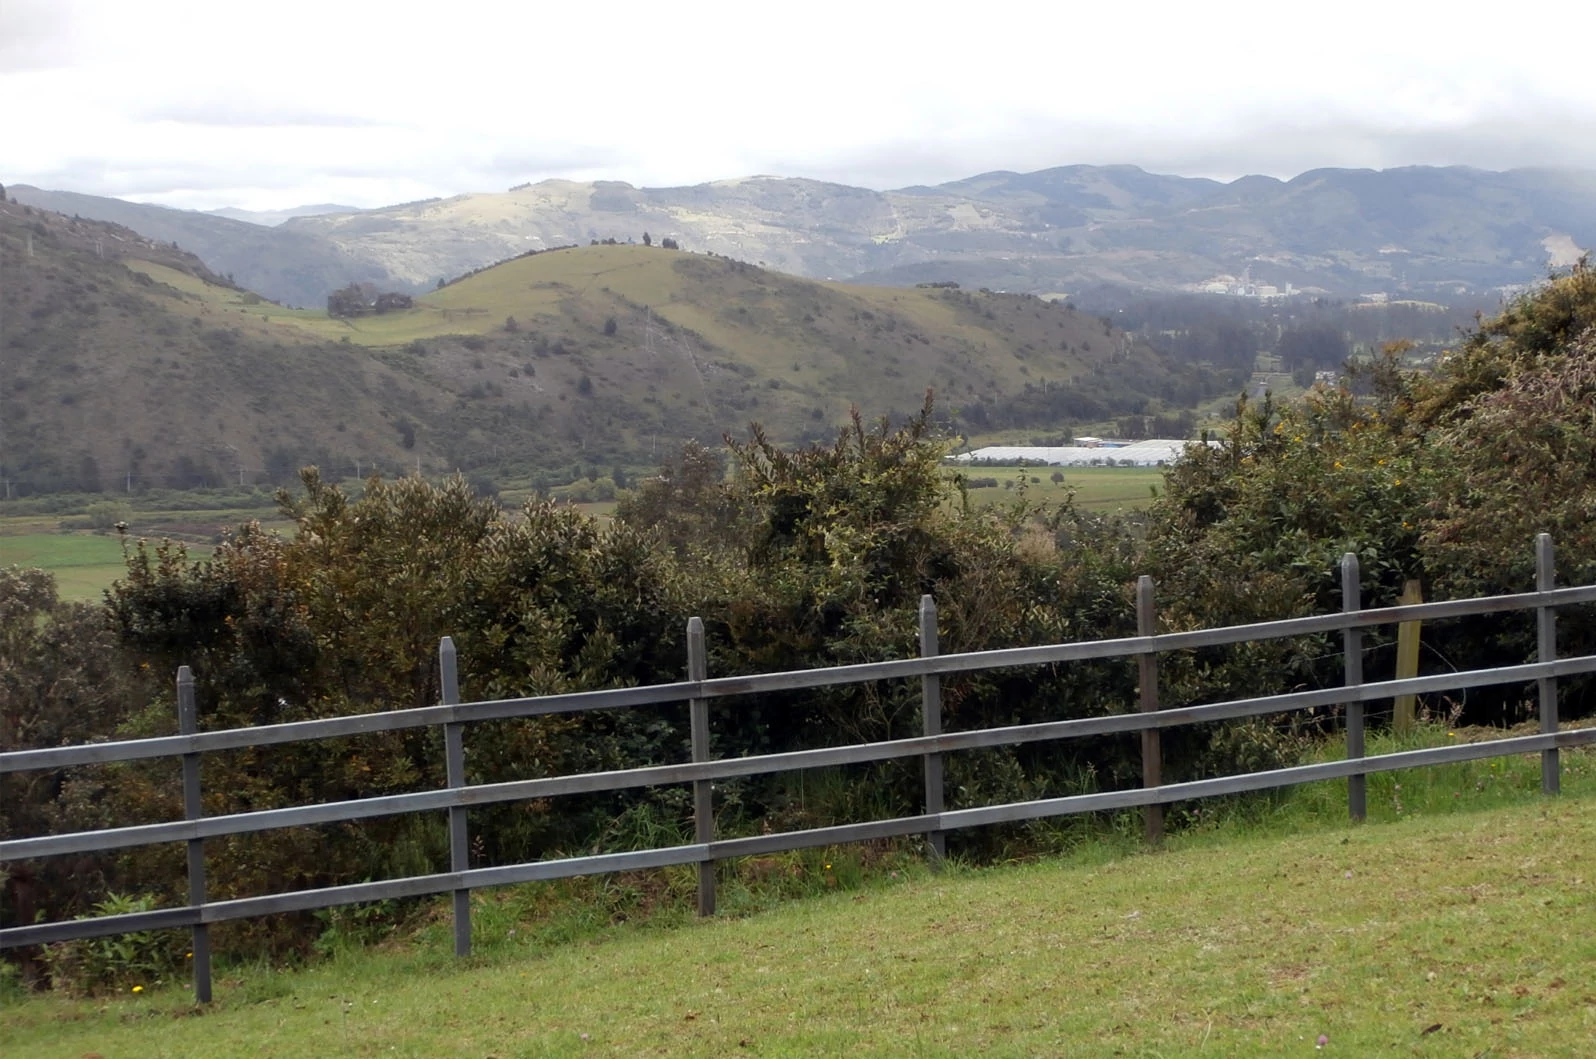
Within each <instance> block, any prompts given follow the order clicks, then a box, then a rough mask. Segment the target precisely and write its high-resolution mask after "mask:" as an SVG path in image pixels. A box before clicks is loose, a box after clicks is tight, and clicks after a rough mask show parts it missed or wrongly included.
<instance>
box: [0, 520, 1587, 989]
mask: <svg viewBox="0 0 1596 1059" xmlns="http://www.w3.org/2000/svg"><path fill="white" fill-rule="evenodd" d="M1536 557H1537V566H1536V591H1534V592H1529V593H1521V594H1515V595H1506V596H1495V597H1486V598H1481V599H1468V600H1452V601H1445V602H1440V603H1424V604H1417V605H1405V606H1397V607H1386V608H1381V609H1377V610H1364V609H1361V608H1360V599H1359V585H1358V566H1357V559H1356V556H1354V555H1351V554H1350V553H1349V554H1348V555H1347V556H1346V557H1345V559H1344V560H1343V563H1342V566H1341V574H1342V588H1343V600H1342V608H1343V609H1342V612H1341V613H1340V614H1330V615H1318V616H1314V617H1310V618H1293V619H1289V620H1286V621H1277V622H1263V623H1256V624H1251V625H1241V626H1231V627H1227V628H1221V629H1203V630H1195V631H1189V632H1179V633H1158V632H1157V631H1156V612H1155V610H1154V606H1153V584H1152V582H1151V580H1150V579H1147V578H1143V579H1141V580H1140V581H1139V582H1138V585H1137V631H1138V635H1137V636H1135V637H1128V638H1123V639H1118V640H1104V641H1094V642H1087V643H1073V644H1050V645H1045V646H1042V647H1027V648H1012V649H1005V650H998V651H985V652H973V653H966V654H953V655H942V654H939V653H938V651H937V636H936V606H935V603H934V601H932V600H931V598H930V597H929V596H928V597H926V598H925V599H924V600H922V605H921V610H920V630H919V637H920V657H918V658H911V659H901V660H895V661H891V662H875V663H866V664H862V665H851V666H838V667H830V668H826V669H816V670H802V671H796V672H787V673H768V674H760V675H757V676H746V677H723V678H716V679H710V678H709V676H708V673H707V664H706V658H707V655H706V653H705V649H704V641H703V623H702V622H701V621H700V620H699V619H698V618H696V617H695V618H693V619H692V620H691V621H690V622H689V625H688V641H687V642H688V667H687V669H688V673H687V675H688V679H687V680H686V681H681V682H676V683H671V684H662V685H653V686H649V687H639V688H622V689H614V690H602V691H589V692H577V693H571V694H563V695H553V696H546V697H542V698H520V699H508V700H496V701H489V702H473V703H460V702H459V701H458V699H459V674H458V665H457V661H456V656H455V651H454V644H453V642H452V640H450V639H449V638H447V637H445V638H444V640H443V641H442V643H441V644H440V646H439V669H440V677H441V689H442V690H441V695H440V698H441V700H442V702H441V703H440V705H438V706H436V707H422V708H419V709H412V710H405V711H396V712H388V713H377V714H362V715H358V716H353V717H339V718H329V719H325V720H317V721H300V722H294V723H291V724H280V725H268V726H262V727H256V728H242V729H229V730H226V731H217V732H197V731H196V729H197V717H196V716H195V710H194V684H193V677H192V675H191V674H190V672H189V670H188V667H187V666H184V667H182V668H181V669H180V670H179V674H178V707H179V732H180V733H181V734H179V735H177V736H163V737H159V738H153V739H140V740H129V741H121V742H108V743H97V744H91V745H85V746H74V747H54V748H47V749H38V750H17V751H8V752H5V753H0V773H6V772H19V771H25V770H32V769H55V768H65V767H71V766H80V765H89V764H101V763H106V762H113V761H134V760H144V759H150V758H161V757H174V756H176V757H180V758H181V759H182V763H183V786H184V819H183V820H179V821H170V822H166V823H158V824H143V825H137V826H132V827H119V828H108V829H104V830H99V831H88V832H77V833H73V834H64V835H44V836H36V837H30V838H8V839H6V840H4V841H0V862H7V861H16V860H22V859H26V858H32V857H46V856H61V855H68V854H73V853H85V852H98V851H106V850H114V849H126V848H131V847H136V846H144V845H150V844H154V843H163V842H185V843H187V848H188V854H189V856H188V867H189V904H188V905H187V906H186V907H182V908H168V909H159V910H155V911H150V912H137V913H129V914H125V915H115V916H102V917H98V918H89V919H79V920H69V921H61V922H54V923H37V924H25V925H19V926H12V927H4V928H0V948H8V947H16V946H24V945H37V944H48V943H52V942H59V941H66V940H71V939H75V938H89V937H101V936H106V935H110V934H118V933H123V932H128V931H142V930H153V929H161V928H188V929H190V930H192V931H193V936H194V946H193V948H194V955H195V958H194V974H195V993H196V997H197V998H198V999H199V1000H200V1001H201V1002H206V1001H208V1000H209V999H210V995H211V987H210V958H209V957H210V951H209V945H208V940H209V939H208V935H207V933H206V929H207V927H208V925H209V924H211V923H217V922H225V921H229V920H235V919H246V918H252V917H256V916H263V915H271V914H277V913H282V912H293V911H306V910H313V909H321V908H329V907H334V906H339V905H347V904H354V903H359V902H365V901H376V900H385V899H391V898H400V897H420V896H427V895H435V894H443V893H449V894H451V895H452V899H453V907H454V942H455V952H456V953H457V954H460V955H465V954H467V953H469V952H470V947H471V924H470V891H471V890H473V889H479V888H482V887H490V886H501V885H507V884H511V883H519V882H530V881H535V880H546V879H559V878H566V877H570V876H576V875H590V874H598V873H603V872H611V871H623V870H636V869H642V868H660V867H667V866H671V865H684V864H695V865H697V868H698V876H699V884H700V886H699V901H698V909H699V914H700V915H706V916H707V915H712V914H713V913H714V910H715V869H714V866H715V862H716V861H719V860H723V859H726V858H728V857H741V856H751V855H761V854H767V853H775V852H782V851H788V850H796V849H806V848H813V847H817V846H828V845H835V844H840V843H846V842H859V841H868V840H873V839H882V838H892V837H905V836H912V835H920V836H923V837H924V839H925V841H926V845H927V854H928V856H929V857H930V858H931V861H932V863H933V864H936V863H939V862H940V860H941V858H942V857H943V856H944V854H945V846H944V842H945V836H946V833H947V832H948V831H951V830H956V829H958V828H965V827H978V826H985V825H990V824H997V823H1012V822H1018V821H1025V820H1037V819H1043V818H1047V817H1054V816H1061V815H1067V814H1073V813H1083V812H1095V811H1102V810H1119V809H1132V808H1142V809H1143V810H1144V812H1145V814H1146V834H1147V839H1148V841H1149V842H1150V843H1156V842H1158V841H1159V839H1160V838H1161V836H1162V807H1163V806H1164V805H1166V804H1168V803H1170V802H1175V801H1182V800H1187V799H1193V798H1203V797H1212V796H1216V795H1226V794H1237V793H1243V792H1247V791H1259V790H1268V789H1272V788H1276V787H1283V786H1291V785H1295V784H1299V783H1308V782H1314V781H1320V780H1329V779H1341V778H1345V779H1347V780H1348V781H1349V782H1348V811H1349V814H1350V815H1351V816H1352V817H1353V819H1362V818H1363V815H1364V808H1365V806H1364V787H1363V780H1364V777H1365V776H1367V775H1368V774H1369V773H1377V772H1386V771H1391V770H1395V769H1407V768H1417V767H1424V766H1430V765H1439V764H1447V763H1452V762H1461V761H1470V760H1476V759H1481V758H1487V757H1500V756H1506V755H1511V754H1523V753H1536V752H1539V753H1540V754H1541V755H1542V789H1543V790H1544V791H1545V792H1546V793H1548V794H1553V793H1556V791H1557V790H1558V750H1559V749H1560V748H1562V747H1575V746H1582V745H1587V744H1596V728H1590V729H1579V730H1567V731H1563V730H1559V727H1558V696H1557V681H1558V678H1559V677H1564V676H1572V675H1577V674H1585V673H1593V672H1596V655H1585V656H1578V657H1571V658H1558V657H1557V652H1556V635H1555V634H1556V626H1555V610H1556V608H1558V607H1561V606H1569V605H1573V604H1580V603H1591V602H1596V586H1583V587H1578V588H1566V589H1557V588H1555V587H1554V579H1553V571H1552V547H1551V541H1550V539H1549V538H1548V537H1546V535H1544V534H1542V535H1541V537H1540V538H1539V539H1538V540H1537V542H1536ZM1531 609H1533V610H1534V611H1535V612H1536V616H1537V633H1538V638H1537V658H1536V661H1535V662H1533V663H1526V664H1522V665H1512V666H1501V667H1496V668H1491V669H1482V670H1474V671H1469V672H1461V673H1459V672H1452V673H1443V674H1435V675H1430V676H1424V677H1411V678H1403V679H1398V680H1389V681H1380V682H1375V683H1365V682H1364V681H1363V674H1362V651H1361V643H1360V640H1361V635H1360V634H1361V630H1363V629H1366V628H1370V627H1372V626H1376V625H1386V624H1392V623H1399V622H1404V621H1416V620H1426V621H1434V620H1437V619H1439V618H1448V617H1462V616H1470V615H1480V614H1491V613H1500V612H1505V611H1524V610H1531ZM1337 631H1339V632H1341V633H1342V635H1343V640H1344V642H1343V651H1344V666H1345V684H1344V686H1341V687H1331V688H1323V689H1317V690H1313V691H1302V692H1291V693H1287V694H1280V695H1267V696H1256V697H1250V698H1240V699H1232V700H1229V701H1225V702H1217V703H1208V704H1204V705H1195V706H1181V707H1174V708H1164V707H1162V706H1161V704H1160V702H1159V698H1158V684H1157V656H1158V655H1159V654H1160V653H1162V652H1166V651H1175V650H1189V649H1193V648H1197V647H1208V646H1218V645H1223V644H1232V643H1243V642H1248V641H1254V640H1262V639H1276V638H1280V637H1287V636H1301V635H1308V634H1320V633H1332V632H1337ZM1094 659H1127V660H1133V661H1135V663H1136V664H1137V666H1138V683H1139V701H1138V704H1137V707H1136V710H1135V712H1130V713H1125V714H1118V715H1112V716H1103V717H1086V718H1078V719H1073V720H1066V721H1047V722H1041V723H1035V724H1025V725H1012V726H1007V727H1001V728H990V729H980V730H975V731H963V732H943V731H942V723H941V684H940V681H941V678H942V676H944V675H946V674H950V673H965V672H973V671H979V670H985V669H993V668H1001V667H1013V666H1027V665H1039V664H1049V663H1059V662H1070V661H1085V660H1094ZM905 678H918V679H919V680H920V681H921V712H922V732H923V734H922V735H920V736H915V737H909V738H904V739H896V740H890V741H883V742H875V743H858V744H851V745H846V746H836V747H823V748H818V749H813V750H798V751H786V752H783V753H777V754H763V755H758V756H753V757H743V758H722V759H716V758H714V757H713V753H712V749H713V748H712V743H711V731H710V723H709V702H710V700H712V699H715V698H724V697H728V696H735V695H750V694H759V693H762V692H771V691H788V690H794V689H801V688H812V687H821V686H826V685H834V684H844V683H854V682H859V681H866V680H886V679H905ZM1524 683H1534V684H1536V685H1537V689H1538V695H1539V707H1540V713H1539V719H1540V732H1539V733H1538V734H1536V735H1530V736H1520V737H1514V738H1504V739H1498V740H1493V741H1489V742H1484V743H1469V744H1462V745H1454V746H1444V747H1435V748H1430V749H1425V750H1413V751H1405V752H1402V753H1395V754H1385V755H1379V756H1376V757H1365V756H1363V730H1362V709H1363V705H1364V704H1365V703H1368V702H1373V701H1379V700H1388V699H1393V698H1394V697H1396V696H1401V695H1420V694H1430V693H1435V692H1441V691H1456V690H1461V689H1465V688H1479V687H1488V686H1500V685H1507V684H1524ZM684 700H685V701H687V702H688V704H689V718H690V726H691V745H692V752H691V757H692V760H691V761H689V762H684V763H681V764H673V765H653V766H647V767H642V768H632V769H619V770H613V771H608V772H597V773H583V774H577V775H567V776H547V777H539V778H536V779H528V780H516V781H510V782H503V783H492V784H470V783H469V782H468V781H467V772H466V749H467V748H466V745H465V726H466V725H468V724H470V723H472V722H475V721H482V720H495V719H504V718H511V717H538V716H547V715H550V714H557V713H573V712H582V711H586V710H594V709H624V708H630V707H635V706H641V705H650V704H656V703H669V702H678V703H679V702H682V701H684ZM1332 706H1341V707H1343V708H1344V709H1345V711H1346V722H1347V723H1346V729H1347V758H1346V760H1343V761H1332V762H1324V763H1320V764H1315V765H1301V766H1294V767H1291V768H1284V769H1275V770H1271V771H1266V772H1257V773H1249V774H1243V775H1234V776H1224V777H1218V778H1214V779H1206V780H1196V781H1190V782H1184V783H1173V784H1166V783H1163V781H1162V773H1161V752H1160V749H1159V739H1158V734H1159V732H1161V731H1162V730H1163V729H1165V728H1173V727H1176V726H1179V725H1186V724H1196V723H1201V722H1209V721H1219V720H1233V719H1239V718H1245V717H1255V716H1260V715H1263V714H1275V713H1284V712H1288V711H1292V710H1304V709H1312V708H1319V707H1332ZM431 725H443V726H444V747H445V759H446V760H445V766H446V781H445V782H446V786H445V787H444V788H443V789H441V790H429V791H417V792H413V793H409V794H397V795H386V796H380V797H373V798H366V799H360V800H355V801H344V802H330V803H323V804H318V805H304V806H294V807H290V808H284V809H272V810H264V811H258V812H245V813H233V814H227V815H222V816H211V817H206V816H203V815H202V813H201V804H200V761H201V755H202V754H204V753H206V752H211V751H216V750H223V749H235V748H239V747H254V746H269V745H274V744H280V743H285V742H292V741H297V740H307V739H325V738H337V737H342V736H349V735H359V734H364V733H369V732H382V731H394V730H399V729H406V728H417V727H425V726H431ZM1131 733H1136V734H1138V735H1139V736H1140V738H1141V740H1142V748H1143V779H1144V783H1143V786H1142V787H1140V788H1137V789H1132V790H1123V791H1108V792H1103V793H1098V794H1083V795H1071V796H1067V797H1059V798H1047V799H1040V800H1035V801H1027V802H1015V803H1008V804H1002V805H993V806H983V807H980V808H971V809H958V810H952V811H947V810H945V809H944V802H943V799H944V791H943V775H942V765H943V758H944V756H945V755H946V754H949V753H954V752H958V751H963V750H973V749H980V748H987V747H998V746H1016V745H1021V744H1026V743H1035V742H1040V741H1044V740H1060V739H1070V738H1080V737H1084V736H1099V735H1110V734H1131ZM912 757H918V758H920V759H921V762H922V770H923V775H924V781H925V801H924V807H925V811H924V813H922V814H921V815H918V816H912V817H899V818H894V819H887V820H874V821H869V822H865V823H857V824H844V825H838V826H834V827H823V828H814V829H810V830H805V831H796V832H785V833H778V834H770V835H757V836H752V837H747V838H729V839H720V838H717V837H716V835H715V827H714V804H713V801H714V796H713V789H714V788H713V784H714V783H715V782H716V781H717V780H724V779H730V778H733V777H737V776H750V775H759V774H764V773H771V772H778V771H786V770H793V769H805V768H818V767H829V766H837V765H847V764H859V763H867V762H878V761H888V760H893V759H899V758H912ZM661 784H690V785H691V786H692V789H693V796H694V797H693V803H694V841H693V842H692V843H691V844H689V845H682V846H674V847H669V848H663V849H650V850H639V851H635V852H628V853H610V854H602V855H595V856H585V857H572V858H565V859H558V860H543V861H532V862H527V863H523V864H514V865H505V866H500V867H492V868H471V867H470V856H469V854H470V842H469V838H470V834H469V826H468V815H467V814H468V810H469V809H470V808H471V807H473V806H482V805H492V804H498V803H503V802H509V801H520V800H526V799H533V798H549V797H554V796H557V795H562V794H577V793H591V792H601V791H618V790H626V789H635V788H638V787H647V786H656V785H661ZM438 810H446V811H447V812H448V816H449V835H450V858H449V861H450V863H449V868H450V870H449V871H448V872H442V873H437V874H430V875H422V876H411V877H407V878H400V879H389V880H382V881H377V882H366V883H358V884H354V885H347V886H333V887H324V888H320V889H315V890H303V891H297V892H293V893H279V894H268V895H263V896H257V897H244V898H236V899H231V900H226V901H208V900H207V899H206V890H205V861H204V842H205V840H207V839H212V838H219V837H224V836H229V835H240V834H248V833H252V832H258V831H264V830H270V829H275V828H282V827H302V826H307V825H313V824H326V823H338V822H346V821H353V820H362V819H370V818H374V817H379V816H389V815H396V814H401V813H414V812H428V811H438Z"/></svg>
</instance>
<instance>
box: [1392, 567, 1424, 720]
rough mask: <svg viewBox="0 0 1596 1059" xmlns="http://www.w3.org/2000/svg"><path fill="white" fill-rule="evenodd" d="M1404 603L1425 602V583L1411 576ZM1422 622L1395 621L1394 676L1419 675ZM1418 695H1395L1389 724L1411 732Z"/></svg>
mask: <svg viewBox="0 0 1596 1059" xmlns="http://www.w3.org/2000/svg"><path fill="white" fill-rule="evenodd" d="M1398 602H1400V603H1401V604H1402V605H1403V606H1409V605H1411V604H1415V603H1423V602H1424V586H1423V585H1422V584H1420V582H1419V580H1418V579H1417V578H1414V579H1412V580H1410V581H1408V582H1406V583H1405V584H1403V586H1402V598H1401V599H1400V600H1399V601H1398ZM1422 624H1423V623H1422V622H1417V621H1404V622H1400V623H1399V624H1398V625H1397V660H1396V678H1397V679H1398V680H1405V679H1407V678H1409V677H1416V676H1418V675H1419V627H1420V626H1421V625H1422ZM1417 707H1418V696H1417V695H1398V696H1397V697H1396V702H1394V703H1393V704H1392V711H1391V727H1393V728H1395V729H1396V730H1397V731H1398V732H1410V731H1412V730H1413V725H1414V722H1415V720H1416V719H1417V718H1416V714H1417V712H1418V708H1417Z"/></svg>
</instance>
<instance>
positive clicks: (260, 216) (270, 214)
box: [205, 202, 360, 228]
mask: <svg viewBox="0 0 1596 1059" xmlns="http://www.w3.org/2000/svg"><path fill="white" fill-rule="evenodd" d="M205 212H206V213H208V214H210V215H211V216H212V217H227V218H230V219H232V220H235V221H248V222H249V223H250V224H263V225H265V226H266V227H268V228H275V227H277V226H278V225H279V224H282V223H283V222H284V221H291V220H293V219H294V218H295V217H319V216H321V215H322V214H324V213H359V212H360V207H358V206H339V205H336V204H335V203H331V202H324V203H319V204H317V205H314V206H295V207H293V208H292V209H287V210H241V209H237V208H236V207H233V206H224V207H223V208H221V209H219V210H206V211H205Z"/></svg>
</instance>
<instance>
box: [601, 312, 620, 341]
mask: <svg viewBox="0 0 1596 1059" xmlns="http://www.w3.org/2000/svg"><path fill="white" fill-rule="evenodd" d="M617 326H618V325H617V324H616V322H615V317H613V316H609V317H605V319H604V334H605V335H606V336H613V335H614V334H615V329H616V327H617Z"/></svg>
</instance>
